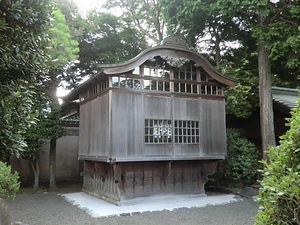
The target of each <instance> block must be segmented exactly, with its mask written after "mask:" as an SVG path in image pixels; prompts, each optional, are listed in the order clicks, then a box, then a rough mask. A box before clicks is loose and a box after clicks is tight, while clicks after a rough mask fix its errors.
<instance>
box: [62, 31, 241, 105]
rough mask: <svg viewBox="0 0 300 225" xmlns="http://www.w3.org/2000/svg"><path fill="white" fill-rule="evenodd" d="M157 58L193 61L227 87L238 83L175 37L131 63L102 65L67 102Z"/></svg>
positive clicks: (130, 61)
mask: <svg viewBox="0 0 300 225" xmlns="http://www.w3.org/2000/svg"><path fill="white" fill-rule="evenodd" d="M156 56H160V57H162V56H163V57H168V58H169V59H188V60H193V61H194V62H195V65H196V66H201V67H202V68H203V69H204V70H205V71H206V72H207V73H208V74H209V75H210V76H211V77H212V78H214V79H215V80H217V81H218V82H220V83H222V84H224V85H226V86H234V85H235V84H236V81H235V80H234V79H232V78H230V77H227V76H225V75H222V74H221V73H219V72H218V71H216V70H215V69H214V68H213V66H212V65H211V64H210V63H209V62H208V61H207V60H206V59H205V58H204V57H203V56H202V55H200V54H199V53H197V52H196V51H194V50H191V49H189V48H188V46H187V44H186V42H185V41H183V40H182V39H180V37H179V36H177V35H173V36H169V37H167V38H165V39H164V41H163V42H162V43H161V45H159V46H156V47H152V48H149V49H146V50H144V51H143V52H141V53H140V54H139V55H137V56H136V57H134V58H132V59H130V60H129V61H126V62H123V63H116V64H102V65H100V66H99V67H100V68H101V69H102V70H101V72H100V73H98V74H97V75H95V76H93V77H92V78H90V79H89V80H87V81H86V82H84V83H83V84H81V85H79V86H78V87H77V88H75V89H74V90H73V91H72V92H71V93H70V94H69V95H68V96H66V97H65V98H64V99H65V100H67V101H68V100H69V101H70V100H73V99H75V96H76V95H79V93H80V92H81V91H82V90H83V89H85V88H86V86H88V85H89V84H91V83H93V82H94V81H95V80H97V79H99V78H100V77H101V76H103V75H117V74H124V73H127V72H130V71H133V70H134V69H135V68H136V67H138V66H140V65H142V64H143V63H144V62H146V61H147V60H149V59H153V58H154V57H156Z"/></svg>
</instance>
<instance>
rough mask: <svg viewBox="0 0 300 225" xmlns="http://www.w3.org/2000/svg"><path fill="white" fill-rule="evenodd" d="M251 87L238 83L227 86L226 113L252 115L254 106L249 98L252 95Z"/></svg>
mask: <svg viewBox="0 0 300 225" xmlns="http://www.w3.org/2000/svg"><path fill="white" fill-rule="evenodd" d="M250 91H251V87H248V86H242V85H241V84H237V85H236V86H234V87H228V88H226V113H228V114H232V115H235V116H236V117H237V118H247V117H248V116H250V115H251V113H252V110H253V107H252V105H251V104H250V102H249V100H248V96H249V95H251V92H250Z"/></svg>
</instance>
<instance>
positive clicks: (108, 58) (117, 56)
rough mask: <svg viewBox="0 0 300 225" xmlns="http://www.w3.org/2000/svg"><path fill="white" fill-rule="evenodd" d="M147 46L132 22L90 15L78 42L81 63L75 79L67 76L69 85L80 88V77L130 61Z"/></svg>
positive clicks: (96, 14) (74, 72)
mask: <svg viewBox="0 0 300 225" xmlns="http://www.w3.org/2000/svg"><path fill="white" fill-rule="evenodd" d="M146 46H147V45H146V41H145V40H144V39H143V38H142V37H140V36H139V32H138V31H137V30H136V29H135V28H134V26H133V24H132V23H131V22H129V21H126V20H123V19H122V18H119V17H116V16H113V15H111V14H108V13H102V12H97V11H91V12H90V13H89V14H88V15H87V19H86V23H85V25H84V32H83V36H82V37H81V39H80V42H79V48H80V52H79V58H78V60H79V63H77V64H76V65H74V66H73V67H72V68H71V69H72V70H73V76H68V77H67V81H68V82H69V84H70V86H71V87H74V86H76V85H78V82H79V80H78V77H79V76H81V78H82V77H84V76H93V75H95V74H96V73H98V72H99V69H100V68H99V65H100V64H103V63H117V62H122V61H126V60H129V59H131V58H133V57H135V56H136V55H137V54H138V53H140V52H141V51H142V50H143V49H144V48H146ZM79 72H80V73H79ZM76 76H77V77H76ZM75 77H76V78H75Z"/></svg>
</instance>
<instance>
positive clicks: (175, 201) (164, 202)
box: [61, 192, 241, 218]
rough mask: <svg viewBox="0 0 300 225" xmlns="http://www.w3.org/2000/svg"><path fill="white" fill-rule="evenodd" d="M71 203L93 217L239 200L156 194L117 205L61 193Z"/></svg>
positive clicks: (80, 193)
mask: <svg viewBox="0 0 300 225" xmlns="http://www.w3.org/2000/svg"><path fill="white" fill-rule="evenodd" d="M61 196H62V197H63V198H64V199H65V200H67V201H68V202H70V203H71V204H73V205H75V206H77V207H79V208H80V209H82V210H84V211H85V212H87V213H88V214H89V215H91V216H92V217H94V218H103V217H113V216H123V215H133V214H136V213H142V212H154V211H172V210H175V209H182V208H200V207H205V206H214V205H224V204H229V203H235V202H238V201H241V199H240V198H238V197H237V196H235V195H217V196H207V197H203V195H171V194H170V195H157V196H151V197H142V198H135V199H131V200H127V201H124V202H123V203H122V204H121V205H119V206H117V205H114V204H111V203H108V202H106V201H104V200H102V199H99V198H96V197H94V196H91V195H89V194H86V193H84V192H76V193H68V194H62V195H61Z"/></svg>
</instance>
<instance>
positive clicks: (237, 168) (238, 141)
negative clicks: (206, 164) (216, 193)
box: [222, 131, 259, 182]
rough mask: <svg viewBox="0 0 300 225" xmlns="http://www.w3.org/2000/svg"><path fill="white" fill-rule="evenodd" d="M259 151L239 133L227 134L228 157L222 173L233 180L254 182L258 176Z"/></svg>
mask: <svg viewBox="0 0 300 225" xmlns="http://www.w3.org/2000/svg"><path fill="white" fill-rule="evenodd" d="M258 165H259V163H258V151H257V149H256V147H255V145H254V144H253V143H252V142H250V141H248V140H247V139H246V138H244V137H242V136H241V135H240V134H239V133H238V132H234V131H232V132H228V133H227V157H226V159H225V160H224V162H223V165H222V171H223V173H224V175H225V177H227V178H229V179H232V180H236V181H237V180H239V181H244V182H253V181H254V180H255V178H256V176H257V174H258Z"/></svg>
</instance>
